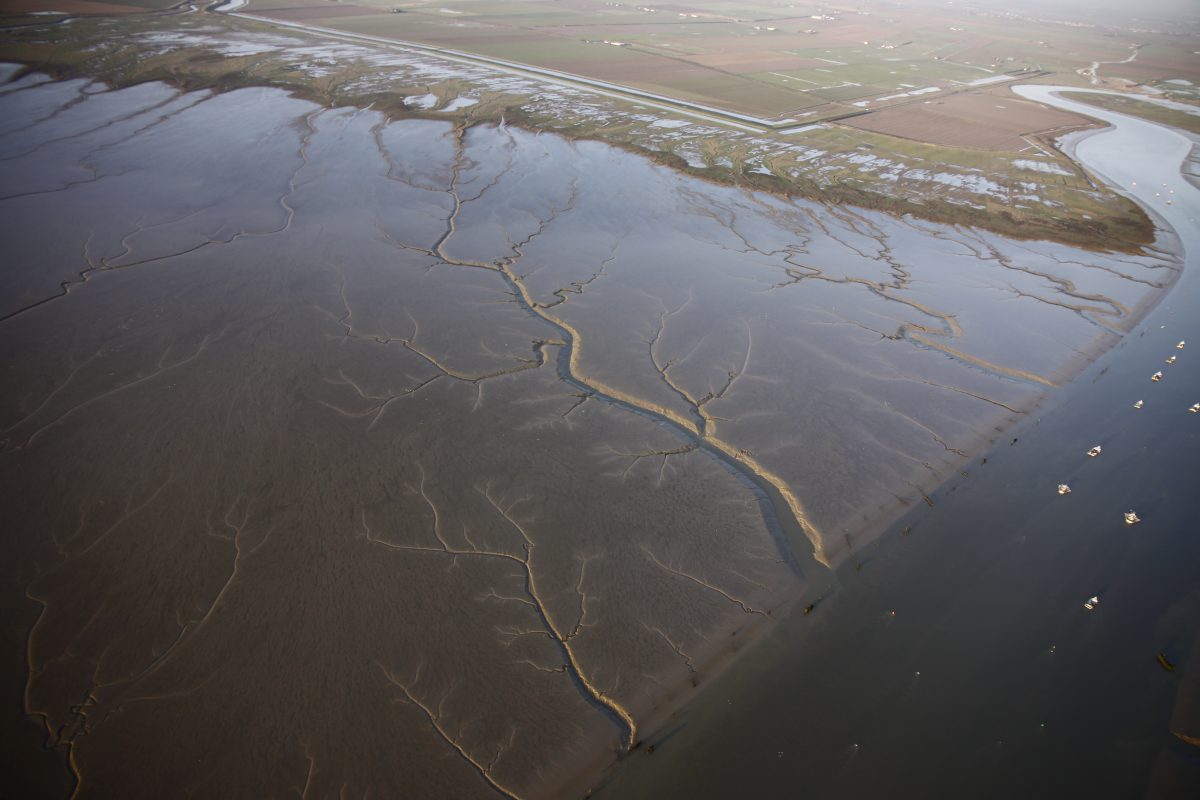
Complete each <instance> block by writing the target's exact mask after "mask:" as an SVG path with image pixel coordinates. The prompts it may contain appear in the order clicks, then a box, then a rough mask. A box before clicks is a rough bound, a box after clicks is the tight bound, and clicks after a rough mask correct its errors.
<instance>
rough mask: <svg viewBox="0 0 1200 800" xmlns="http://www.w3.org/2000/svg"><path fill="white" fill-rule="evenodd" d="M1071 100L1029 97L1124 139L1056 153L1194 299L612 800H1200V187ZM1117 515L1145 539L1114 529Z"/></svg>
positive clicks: (1089, 135) (982, 467)
mask: <svg viewBox="0 0 1200 800" xmlns="http://www.w3.org/2000/svg"><path fill="white" fill-rule="evenodd" d="M1068 90H1069V91H1079V90H1078V89H1077V88H1074V87H1055V86H1021V87H1016V88H1015V91H1017V92H1018V93H1019V94H1021V95H1022V96H1024V97H1027V98H1029V99H1034V100H1037V101H1039V102H1044V103H1047V104H1051V105H1055V106H1057V107H1060V108H1063V109H1066V110H1070V111H1077V112H1079V113H1083V114H1087V115H1090V116H1093V117H1097V118H1100V119H1103V120H1104V121H1106V122H1108V123H1109V124H1110V125H1112V126H1113V127H1111V128H1109V129H1105V130H1102V131H1098V132H1096V131H1089V132H1085V133H1083V134H1076V135H1073V136H1071V137H1069V140H1068V141H1066V142H1063V143H1062V144H1063V147H1064V150H1066V151H1067V152H1069V153H1071V154H1072V155H1073V156H1074V157H1075V158H1077V159H1078V160H1079V162H1080V163H1082V164H1083V165H1084V166H1086V167H1087V168H1088V169H1089V170H1091V171H1092V172H1093V174H1095V175H1097V176H1100V177H1102V179H1103V180H1104V181H1105V182H1106V183H1109V184H1110V185H1111V186H1113V187H1114V188H1115V189H1116V190H1118V191H1121V192H1123V193H1125V194H1127V195H1129V196H1131V197H1134V198H1136V199H1137V200H1138V201H1139V202H1140V203H1141V204H1142V205H1143V206H1145V207H1146V209H1147V210H1148V211H1149V212H1150V213H1151V214H1152V216H1153V217H1154V218H1155V219H1156V220H1157V221H1158V222H1159V224H1160V225H1162V226H1164V229H1163V230H1162V231H1161V233H1160V246H1164V247H1171V248H1180V249H1182V250H1183V251H1184V252H1185V256H1186V266H1185V269H1184V272H1183V274H1182V276H1181V278H1180V280H1179V281H1178V283H1177V284H1176V286H1175V287H1174V288H1173V289H1172V291H1171V292H1170V293H1168V294H1167V295H1166V296H1165V297H1164V298H1163V300H1162V301H1161V303H1160V304H1159V305H1158V306H1157V307H1156V308H1155V309H1153V310H1152V311H1151V312H1150V313H1149V315H1148V316H1147V317H1146V318H1145V319H1144V320H1143V321H1142V322H1141V324H1140V325H1139V326H1138V327H1137V328H1136V329H1135V330H1133V331H1132V332H1131V333H1130V334H1129V335H1128V336H1126V337H1125V338H1124V339H1123V341H1122V342H1121V343H1120V344H1119V345H1118V346H1117V347H1116V348H1114V349H1113V350H1111V351H1109V352H1107V353H1105V354H1104V355H1103V356H1101V357H1100V358H1099V359H1098V360H1097V361H1096V362H1095V363H1094V364H1092V365H1091V366H1090V367H1089V368H1088V369H1086V370H1085V371H1084V372H1083V374H1082V375H1080V376H1079V377H1078V378H1077V379H1076V380H1075V381H1074V382H1072V383H1071V384H1069V385H1067V386H1065V387H1063V388H1061V389H1059V390H1055V391H1052V392H1051V393H1050V394H1049V395H1048V396H1047V398H1046V400H1045V401H1044V402H1043V403H1042V404H1041V406H1040V407H1039V408H1038V409H1037V410H1036V411H1035V412H1034V413H1033V414H1031V415H1030V418H1028V419H1026V420H1025V421H1024V422H1022V423H1020V424H1018V425H1017V426H1016V427H1015V428H1013V429H1012V430H1010V431H1009V435H1008V436H1007V437H1006V438H1005V439H1004V440H1003V441H1002V442H1001V443H1000V444H998V445H997V446H996V447H994V448H992V449H991V450H990V451H988V452H986V453H985V454H984V455H983V456H982V457H981V458H978V459H974V460H973V461H972V462H971V463H970V464H969V465H968V466H967V467H965V468H964V469H963V471H962V472H961V474H960V475H959V476H957V477H955V478H954V479H953V480H951V481H949V482H948V483H947V484H945V485H944V486H943V487H942V488H941V489H939V490H938V491H937V492H935V493H933V494H932V499H933V501H934V502H935V505H934V507H932V508H921V509H919V510H916V511H914V512H912V513H910V514H908V515H906V516H905V517H904V518H903V519H901V520H899V521H898V522H897V523H896V524H895V525H893V526H891V528H890V529H889V532H888V534H887V535H886V536H885V537H884V539H883V540H882V542H881V544H880V546H879V547H877V548H876V550H875V552H874V554H873V555H871V556H870V557H868V558H865V559H863V561H861V562H860V563H859V564H858V565H857V569H852V568H850V567H849V566H848V565H847V566H846V567H843V568H842V570H841V573H842V577H843V585H842V587H841V590H840V591H839V592H838V593H837V594H834V595H832V596H830V597H829V598H826V600H825V601H823V602H821V603H820V604H819V606H818V607H817V608H815V609H814V611H813V613H812V614H811V615H808V616H801V615H794V616H793V617H792V618H790V619H789V620H788V621H786V622H785V623H784V624H783V625H781V626H780V627H779V628H778V629H777V630H776V631H775V632H774V633H773V634H772V636H771V637H770V639H769V641H767V642H766V643H764V645H763V646H762V647H761V648H760V649H758V650H756V651H755V652H753V653H751V654H750V655H749V656H747V658H746V659H744V660H743V661H742V662H740V663H739V664H738V665H736V666H735V667H734V668H733V670H732V671H731V672H729V673H727V674H726V675H724V676H722V678H721V679H720V680H719V681H718V682H717V683H716V684H714V685H713V686H711V687H710V691H709V692H708V693H706V694H705V695H703V696H701V697H700V698H699V699H698V701H697V702H696V703H695V704H694V705H693V706H692V707H691V708H689V709H687V710H686V711H685V712H683V713H680V714H679V715H677V716H676V718H675V719H673V720H672V721H671V722H668V723H667V724H666V725H665V726H664V727H663V728H662V730H661V731H660V732H659V733H658V734H657V735H656V736H652V737H650V738H649V739H648V742H649V743H650V744H651V745H652V746H654V749H653V752H652V754H649V755H647V754H639V755H638V756H637V757H636V758H632V759H628V760H627V761H626V762H624V763H623V764H621V765H620V767H619V768H618V769H617V770H615V771H614V772H613V774H612V775H610V777H609V781H608V783H607V784H606V785H605V786H604V788H603V789H602V790H601V791H600V792H598V793H597V796H598V797H612V798H651V797H662V796H668V795H669V796H687V797H698V798H708V797H711V798H717V797H729V796H734V794H737V795H740V796H753V797H771V798H774V797H793V796H808V797H873V796H897V795H899V796H923V797H950V796H970V797H988V798H991V797H995V798H1011V797H1016V796H1064V797H1065V796H1071V797H1076V796H1090V797H1112V798H1118V797H1120V798H1125V797H1140V796H1145V797H1155V798H1174V797H1178V798H1184V797H1193V796H1195V792H1196V791H1198V790H1200V757H1198V754H1197V752H1196V749H1195V748H1194V747H1192V746H1189V745H1188V744H1185V743H1184V741H1182V740H1181V739H1180V738H1179V737H1180V736H1182V735H1185V734H1186V735H1190V736H1195V729H1196V727H1197V724H1198V720H1200V708H1197V706H1196V700H1195V698H1194V697H1193V696H1190V695H1189V694H1188V693H1187V691H1186V690H1182V689H1183V687H1184V685H1185V684H1186V683H1188V682H1189V681H1191V682H1194V681H1195V680H1196V679H1197V674H1198V670H1200V637H1197V631H1198V630H1200V574H1198V573H1197V572H1196V569H1195V565H1196V564H1197V563H1200V538H1198V537H1196V536H1195V531H1196V516H1197V512H1198V508H1197V504H1196V500H1195V475H1196V472H1197V469H1198V468H1200V456H1198V455H1197V454H1198V453H1200V432H1198V429H1200V419H1197V415H1195V414H1191V413H1188V408H1189V406H1190V405H1191V404H1192V403H1195V402H1197V401H1200V353H1196V352H1193V348H1195V347H1196V344H1198V343H1200V317H1198V316H1197V315H1196V313H1195V309H1196V308H1198V307H1200V274H1198V272H1200V270H1198V267H1200V235H1198V233H1200V228H1198V226H1197V224H1196V220H1197V219H1200V191H1197V189H1196V187H1194V186H1193V185H1192V184H1191V183H1189V182H1188V181H1187V180H1186V179H1185V178H1184V177H1182V175H1181V169H1182V168H1183V166H1184V164H1183V163H1182V162H1185V160H1186V159H1188V158H1189V157H1191V153H1192V149H1193V143H1194V140H1193V139H1192V138H1190V137H1189V136H1187V135H1185V134H1183V133H1181V132H1178V131H1176V130H1172V129H1168V128H1164V127H1162V126H1159V125H1155V124H1153V123H1149V122H1145V121H1143V120H1140V119H1135V118H1131V117H1128V116H1125V115H1121V114H1118V113H1115V112H1108V111H1103V110H1099V109H1096V108H1094V107H1091V106H1086V105H1084V104H1080V103H1076V102H1072V101H1070V100H1066V99H1063V98H1061V97H1059V96H1058V95H1057V94H1056V92H1058V91H1068ZM1168 200H1170V203H1169V204H1168V202H1167V201H1168ZM1181 340H1183V341H1186V342H1188V344H1187V346H1186V348H1184V349H1177V348H1176V344H1177V343H1178V342H1180V341H1181ZM1171 356H1176V360H1175V361H1174V363H1171V364H1168V363H1167V359H1168V358H1170V357H1171ZM1160 370H1161V371H1162V372H1163V373H1164V377H1163V378H1162V380H1161V381H1159V382H1157V383H1155V382H1152V381H1151V380H1150V377H1151V374H1152V373H1155V372H1157V371H1160ZM1139 400H1141V401H1142V403H1143V404H1142V406H1141V407H1139V408H1135V407H1134V403H1135V401H1139ZM1094 444H1101V445H1102V446H1103V452H1102V455H1101V456H1100V457H1098V458H1095V459H1089V458H1087V457H1086V456H1085V454H1084V451H1085V450H1087V449H1088V448H1089V447H1090V446H1091V445H1094ZM1060 482H1062V483H1067V484H1069V485H1070V486H1071V487H1072V492H1071V493H1070V494H1069V495H1067V496H1065V497H1064V496H1059V495H1058V494H1057V493H1056V491H1055V486H1056V485H1057V484H1058V483H1060ZM1127 509H1133V510H1135V511H1136V512H1137V513H1138V514H1139V515H1140V516H1141V518H1142V520H1143V521H1142V522H1141V523H1139V524H1137V525H1135V526H1128V525H1126V524H1124V523H1123V518H1122V514H1123V512H1124V511H1125V510H1127ZM1092 595H1098V596H1099V597H1100V605H1099V606H1098V608H1097V609H1096V610H1095V611H1094V612H1089V611H1088V610H1086V609H1084V608H1083V601H1084V600H1085V599H1086V598H1088V597H1090V596H1092ZM1159 655H1161V656H1162V658H1163V659H1165V660H1166V661H1167V663H1168V664H1170V665H1172V667H1173V668H1174V671H1173V672H1171V671H1167V670H1166V669H1164V668H1163V666H1162V664H1160V663H1159V661H1158V659H1157V657H1158V656H1159Z"/></svg>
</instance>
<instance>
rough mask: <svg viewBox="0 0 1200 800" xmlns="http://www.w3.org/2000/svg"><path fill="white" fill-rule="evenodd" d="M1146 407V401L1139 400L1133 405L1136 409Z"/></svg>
mask: <svg viewBox="0 0 1200 800" xmlns="http://www.w3.org/2000/svg"><path fill="white" fill-rule="evenodd" d="M1144 405H1146V401H1145V400H1138V401H1137V402H1136V403H1134V404H1133V407H1134V408H1141V407H1142V406H1144Z"/></svg>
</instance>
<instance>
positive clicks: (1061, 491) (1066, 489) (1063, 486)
mask: <svg viewBox="0 0 1200 800" xmlns="http://www.w3.org/2000/svg"><path fill="white" fill-rule="evenodd" d="M1058 493H1059V494H1070V493H1071V487H1070V486H1067V485H1066V484H1065V483H1060V484H1059V485H1058Z"/></svg>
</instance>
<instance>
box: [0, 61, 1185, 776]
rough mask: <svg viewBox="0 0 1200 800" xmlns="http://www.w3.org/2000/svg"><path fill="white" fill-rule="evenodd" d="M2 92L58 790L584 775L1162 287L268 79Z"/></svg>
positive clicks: (15, 465) (19, 459) (1168, 263)
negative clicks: (67, 772)
mask: <svg viewBox="0 0 1200 800" xmlns="http://www.w3.org/2000/svg"><path fill="white" fill-rule="evenodd" d="M0 107H3V108H4V112H5V113H4V114H3V115H0V119H5V120H8V121H10V122H9V123H8V124H7V125H6V127H5V129H4V130H3V131H0V186H3V187H4V189H3V197H0V207H2V208H3V212H4V213H3V222H2V223H0V225H2V226H3V237H4V241H5V248H6V251H7V252H8V253H9V254H10V256H11V257H10V258H9V259H8V266H7V267H6V269H5V270H4V271H3V274H2V275H0V281H3V284H2V286H3V292H2V293H0V298H2V300H0V303H2V304H3V307H2V308H0V326H2V328H0V363H2V364H3V367H4V370H5V375H6V384H5V391H4V393H3V395H2V396H0V427H2V428H3V435H2V438H3V453H2V454H0V473H2V476H0V479H2V480H3V481H4V483H5V485H6V486H8V487H10V488H11V490H12V497H13V500H12V502H11V504H10V505H11V511H10V519H11V520H12V524H11V525H10V526H8V528H9V529H8V530H7V532H6V534H5V551H6V553H7V554H9V555H10V558H8V559H6V561H7V562H8V563H9V565H10V566H9V568H8V569H7V570H6V576H7V577H8V578H9V583H8V585H9V586H10V589H9V590H8V591H7V593H6V595H5V600H4V607H5V609H6V613H7V614H8V615H9V616H11V618H12V619H13V621H14V623H13V626H12V629H13V630H17V631H21V632H23V633H27V639H26V638H21V639H19V640H18V639H14V640H12V641H10V645H9V647H8V648H7V650H6V653H5V661H4V663H5V675H6V678H5V682H4V686H5V691H6V692H7V693H8V694H7V696H8V697H9V698H10V700H11V701H12V704H13V705H15V704H16V703H23V705H24V708H25V711H26V713H27V714H28V716H29V717H30V718H32V719H35V720H38V721H39V724H43V726H44V731H43V734H42V735H48V737H49V739H48V741H49V742H50V743H52V744H57V745H61V746H63V747H64V748H67V747H68V746H69V750H70V757H71V768H72V770H73V771H74V773H75V775H76V776H77V778H78V780H79V781H80V787H81V792H80V794H81V795H82V796H87V795H88V794H91V793H94V794H96V795H103V794H106V793H111V792H114V791H117V792H119V791H122V787H124V786H126V785H127V784H126V783H124V782H125V781H126V780H128V777H127V776H128V775H130V774H133V773H135V772H136V773H137V774H138V775H139V778H138V780H139V781H140V783H139V786H140V787H141V788H142V789H143V790H146V791H150V792H152V793H159V794H164V795H167V794H177V793H179V792H180V791H181V789H182V788H189V789H194V790H195V791H198V792H201V793H204V794H229V793H230V792H231V791H235V790H236V791H240V792H246V793H252V794H255V795H268V794H276V793H280V792H283V791H286V790H287V789H288V788H289V787H293V788H297V789H300V790H303V789H304V788H306V787H307V789H308V790H309V791H311V792H312V793H314V794H327V793H333V792H336V791H340V790H341V789H343V788H344V789H345V790H346V791H349V792H351V793H358V794H361V793H365V792H367V791H368V790H374V791H376V792H378V793H383V794H387V793H389V789H394V787H396V786H401V785H403V786H405V787H406V788H408V790H409V791H411V792H412V793H414V794H422V793H428V792H434V791H436V792H437V793H439V794H444V795H453V796H476V795H478V796H489V795H493V794H502V795H505V794H507V795H519V796H523V797H524V796H549V795H553V794H555V793H556V792H558V791H560V790H561V788H562V787H564V786H573V785H575V782H576V781H577V780H578V779H579V776H580V775H586V774H588V773H589V772H590V771H594V770H595V769H596V768H597V767H598V766H603V765H604V764H605V763H607V762H608V761H611V760H612V759H613V758H614V757H615V756H616V754H618V753H619V752H621V751H622V750H624V749H626V748H627V747H628V746H629V744H630V743H631V742H633V741H635V740H637V739H639V738H640V733H641V730H642V729H643V727H646V728H653V727H654V724H655V720H656V719H658V718H659V717H660V716H661V715H662V714H663V713H665V712H666V711H667V710H669V709H670V708H672V707H674V706H676V705H678V704H679V703H680V702H681V701H683V700H686V699H687V698H688V697H690V696H691V695H692V694H693V693H694V689H695V687H696V686H698V685H700V684H701V683H703V682H704V681H705V680H706V675H707V674H708V673H709V671H710V670H711V669H712V668H713V665H714V664H716V663H718V662H720V661H721V660H722V659H724V658H727V657H728V656H729V655H730V654H732V653H733V652H736V651H737V650H739V649H740V648H741V642H742V641H743V640H745V639H747V638H748V637H749V636H751V635H752V634H753V633H754V632H755V631H757V630H760V629H767V628H770V627H771V626H773V625H774V624H775V623H774V621H773V617H774V615H773V614H772V613H771V612H772V611H773V610H775V609H784V608H786V607H787V606H788V604H789V603H792V602H794V601H795V599H796V598H797V597H799V596H800V595H801V593H802V592H803V591H804V589H805V587H806V586H811V585H814V584H815V585H822V584H823V583H825V582H827V581H828V579H829V578H828V575H827V574H826V573H825V568H824V567H822V566H820V565H819V563H818V562H826V563H838V562H840V561H843V560H846V559H848V558H858V557H860V556H859V554H860V553H862V552H863V551H864V549H865V548H869V547H870V545H871V542H872V541H873V540H874V538H875V537H876V536H877V535H878V532H879V528H880V527H881V524H882V522H883V521H886V520H888V519H890V518H891V517H893V516H895V515H896V514H897V513H898V512H899V511H902V510H903V509H904V508H905V507H906V506H908V505H911V504H913V503H920V502H921V499H922V497H923V496H924V494H925V493H926V492H928V491H932V489H933V488H934V487H935V486H937V485H938V484H939V483H940V482H941V481H942V479H943V478H944V476H946V475H947V474H949V473H950V472H951V471H953V470H955V469H957V468H958V467H959V466H960V465H961V463H962V462H963V461H964V460H965V459H966V458H967V457H968V455H969V454H970V453H972V452H974V451H976V450H978V448H979V447H980V446H981V445H982V444H983V443H984V442H985V441H986V440H988V439H989V438H993V437H994V436H995V432H996V431H997V430H999V429H1000V428H1002V427H1003V426H1005V425H1007V424H1009V423H1011V422H1012V421H1013V420H1015V419H1018V418H1019V417H1020V416H1021V414H1022V412H1023V411H1024V410H1025V409H1027V408H1029V407H1030V406H1031V405H1032V404H1033V403H1034V402H1035V401H1036V400H1037V399H1038V398H1039V397H1041V396H1042V394H1043V393H1044V392H1045V391H1046V390H1047V388H1048V387H1051V386H1054V385H1057V384H1059V383H1061V382H1062V381H1064V380H1065V379H1066V378H1067V377H1068V376H1070V375H1071V374H1073V373H1074V372H1076V371H1077V370H1078V369H1080V368H1081V367H1082V366H1083V365H1084V364H1085V363H1086V361H1087V359H1088V358H1089V357H1090V356H1091V355H1092V354H1094V353H1096V352H1098V351H1099V350H1100V349H1102V348H1104V347H1107V346H1110V345H1112V344H1113V343H1114V342H1115V341H1118V340H1119V338H1120V337H1121V336H1122V335H1123V334H1124V333H1125V332H1126V331H1128V330H1129V329H1130V328H1131V327H1132V326H1133V325H1134V324H1135V323H1136V322H1137V320H1138V318H1139V317H1140V316H1141V315H1142V314H1143V313H1144V312H1145V311H1146V310H1147V309H1148V308H1150V307H1151V306H1152V305H1153V304H1154V303H1155V302H1157V301H1158V299H1159V298H1160V297H1161V296H1162V294H1163V292H1162V289H1163V287H1166V286H1169V285H1170V284H1171V283H1172V281H1173V280H1174V279H1175V277H1176V276H1177V274H1178V271H1179V265H1178V263H1177V261H1176V260H1175V259H1174V258H1173V257H1171V256H1170V255H1169V254H1165V253H1156V252H1148V253H1145V254H1143V255H1140V256H1113V255H1099V254H1093V253H1085V252H1081V251H1076V250H1071V249H1069V248H1064V247H1060V246H1057V245H1051V244H1047V243H1015V242H1010V241H1005V240H1002V239H999V238H997V237H994V236H991V235H988V234H984V233H980V232H976V231H970V230H957V229H948V228H940V227H936V226H931V225H928V224H925V223H918V222H913V221H910V220H896V219H891V218H888V217H886V216H883V215H878V214H872V213H868V212H862V211H858V210H855V209H849V208H844V207H825V206H821V205H817V204H812V203H800V202H792V201H788V200H784V199H781V198H776V197H771V196H765V195H757V194H750V193H746V192H743V191H740V190H736V189H732V188H727V187H717V186H712V185H709V184H706V183H703V182H700V181H698V180H695V179H691V178H686V177H683V176H680V175H678V174H676V173H673V172H671V171H670V170H668V169H665V168H662V167H656V166H653V165H651V164H649V163H648V162H647V161H645V160H644V159H641V158H639V157H636V156H633V155H630V154H627V153H623V152H620V151H616V150H613V149H611V148H608V147H605V146H603V145H600V144H595V143H586V142H585V143H571V142H568V141H566V140H563V139H560V138H556V137H551V136H537V135H534V134H531V133H527V132H523V131H519V130H513V129H498V128H494V127H478V128H472V129H470V130H468V131H465V132H458V131H455V130H454V129H452V128H451V127H450V126H448V125H445V124H441V123H434V122H418V121H407V122H393V123H389V122H388V121H387V120H385V119H384V118H383V117H382V116H381V115H379V114H377V113H375V112H371V111H360V110H355V109H334V110H323V109H320V108H317V107H315V106H313V105H311V104H309V103H306V102H303V101H300V100H297V99H294V98H290V97H288V96H286V95H285V94H283V93H281V92H278V91H273V90H241V91H237V92H232V93H228V94H223V95H210V94H207V93H191V94H178V93H176V92H173V91H171V90H169V89H167V88H166V87H163V86H160V85H156V84H148V85H144V86H139V87H133V88H129V89H124V90H120V91H106V90H105V88H104V87H103V86H100V85H97V84H94V83H88V82H86V81H73V82H64V83H56V84H45V85H33V84H28V85H27V86H26V87H25V88H18V89H14V90H10V91H0ZM13 120H16V121H18V122H11V121H13ZM182 720H186V722H181V721H182ZM11 724H13V725H16V724H18V723H17V722H15V721H14V722H13V723H11ZM218 732H219V735H218ZM25 734H26V735H25V738H24V741H25V742H26V747H27V749H28V748H34V747H36V743H37V741H38V734H36V733H35V732H34V730H33V728H32V726H28V729H27V730H26V731H25ZM218 764H219V765H220V767H219V768H216V767H215V765H218Z"/></svg>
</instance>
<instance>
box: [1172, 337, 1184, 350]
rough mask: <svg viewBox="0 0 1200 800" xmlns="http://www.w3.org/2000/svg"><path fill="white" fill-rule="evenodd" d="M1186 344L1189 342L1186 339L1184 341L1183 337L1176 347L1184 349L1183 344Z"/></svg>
mask: <svg viewBox="0 0 1200 800" xmlns="http://www.w3.org/2000/svg"><path fill="white" fill-rule="evenodd" d="M1185 344H1187V342H1185V341H1183V340H1182V339H1181V340H1180V341H1179V344H1177V345H1175V349H1176V350H1182V349H1183V346H1184V345H1185Z"/></svg>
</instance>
